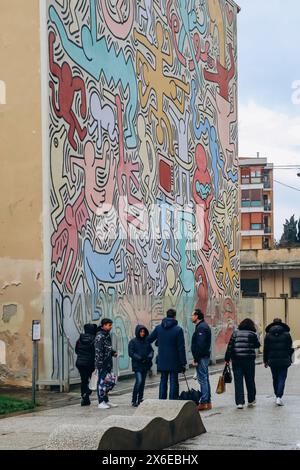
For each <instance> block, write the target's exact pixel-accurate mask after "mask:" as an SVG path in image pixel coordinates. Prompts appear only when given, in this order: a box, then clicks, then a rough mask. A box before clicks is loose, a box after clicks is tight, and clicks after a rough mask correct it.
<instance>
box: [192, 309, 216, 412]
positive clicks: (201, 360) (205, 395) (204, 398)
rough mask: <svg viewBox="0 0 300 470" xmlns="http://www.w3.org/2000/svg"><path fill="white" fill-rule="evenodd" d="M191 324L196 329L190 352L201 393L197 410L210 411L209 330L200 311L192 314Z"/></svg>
mask: <svg viewBox="0 0 300 470" xmlns="http://www.w3.org/2000/svg"><path fill="white" fill-rule="evenodd" d="M192 322H193V323H194V325H196V327H195V332H194V334H193V337H192V347H191V350H192V354H193V358H194V366H196V371H197V380H198V383H199V387H200V393H201V399H200V403H199V406H198V410H199V411H205V410H211V409H212V404H211V389H210V383H209V372H208V366H209V360H210V354H211V329H210V327H209V325H208V324H207V323H206V321H205V320H204V315H203V313H202V311H201V310H200V309H196V310H194V312H193V313H192Z"/></svg>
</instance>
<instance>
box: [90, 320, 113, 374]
mask: <svg viewBox="0 0 300 470" xmlns="http://www.w3.org/2000/svg"><path fill="white" fill-rule="evenodd" d="M115 352H116V351H114V349H113V348H112V344H111V336H110V333H109V331H105V330H103V329H102V328H100V330H99V331H98V333H97V336H96V339H95V368H96V369H98V370H104V371H107V372H110V371H111V370H112V366H113V362H112V357H113V355H114V354H115Z"/></svg>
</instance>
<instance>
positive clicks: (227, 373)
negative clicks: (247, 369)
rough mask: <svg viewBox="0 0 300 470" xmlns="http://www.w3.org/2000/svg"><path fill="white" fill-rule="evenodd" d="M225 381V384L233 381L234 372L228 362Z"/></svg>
mask: <svg viewBox="0 0 300 470" xmlns="http://www.w3.org/2000/svg"><path fill="white" fill-rule="evenodd" d="M223 376H224V382H225V384H231V382H232V373H231V368H230V365H229V364H226V365H225V367H224V370H223Z"/></svg>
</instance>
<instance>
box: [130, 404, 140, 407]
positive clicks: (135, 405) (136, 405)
mask: <svg viewBox="0 0 300 470" xmlns="http://www.w3.org/2000/svg"><path fill="white" fill-rule="evenodd" d="M131 406H134V408H137V407H138V406H139V404H138V403H131Z"/></svg>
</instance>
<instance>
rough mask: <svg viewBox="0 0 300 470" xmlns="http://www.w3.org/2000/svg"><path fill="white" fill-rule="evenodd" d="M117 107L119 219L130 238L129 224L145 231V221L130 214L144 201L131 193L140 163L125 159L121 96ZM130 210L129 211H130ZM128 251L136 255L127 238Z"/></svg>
mask: <svg viewBox="0 0 300 470" xmlns="http://www.w3.org/2000/svg"><path fill="white" fill-rule="evenodd" d="M116 106H117V115H118V127H119V155H120V158H119V164H118V170H117V182H118V190H119V217H120V220H121V223H122V226H123V228H124V230H125V233H126V236H127V237H128V232H129V227H128V223H130V224H132V225H133V226H134V227H136V228H137V229H138V230H145V224H144V221H143V220H140V219H139V218H138V217H137V216H135V215H133V214H132V212H131V213H130V211H129V210H130V207H131V206H135V208H136V209H137V210H138V209H139V208H141V207H142V201H141V200H139V199H138V198H136V197H135V196H134V195H133V194H132V193H131V187H132V185H133V186H134V187H135V188H136V190H137V191H138V189H139V180H138V178H137V176H136V174H138V173H139V163H138V162H136V163H133V162H132V160H131V158H130V157H129V156H128V155H127V156H126V158H125V147H124V131H123V122H122V103H121V99H120V96H119V95H117V96H116ZM128 209H129V210H128ZM127 249H128V250H129V251H130V252H131V253H134V247H133V246H132V244H131V243H130V241H129V239H128V238H127Z"/></svg>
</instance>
